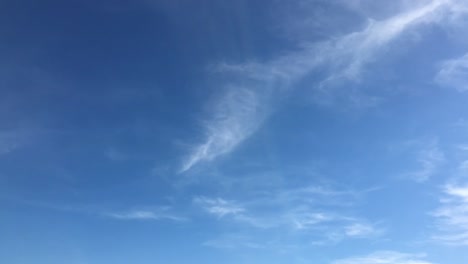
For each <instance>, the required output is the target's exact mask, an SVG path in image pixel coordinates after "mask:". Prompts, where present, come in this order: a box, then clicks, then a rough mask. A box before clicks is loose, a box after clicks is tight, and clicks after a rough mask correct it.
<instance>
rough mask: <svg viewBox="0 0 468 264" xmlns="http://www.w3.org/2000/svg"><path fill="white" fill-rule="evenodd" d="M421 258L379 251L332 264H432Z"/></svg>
mask: <svg viewBox="0 0 468 264" xmlns="http://www.w3.org/2000/svg"><path fill="white" fill-rule="evenodd" d="M423 257H424V256H421V255H413V254H405V253H400V252H395V251H379V252H375V253H372V254H370V255H368V256H363V257H352V258H347V259H340V260H336V261H334V262H332V264H433V262H429V261H425V260H422V258H423Z"/></svg>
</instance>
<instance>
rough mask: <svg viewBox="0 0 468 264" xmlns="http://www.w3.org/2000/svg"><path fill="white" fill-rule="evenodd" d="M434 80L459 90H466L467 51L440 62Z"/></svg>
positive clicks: (467, 88) (467, 79) (467, 71)
mask: <svg viewBox="0 0 468 264" xmlns="http://www.w3.org/2000/svg"><path fill="white" fill-rule="evenodd" d="M435 80H436V82H437V83H439V84H440V85H443V86H447V87H450V88H454V89H455V90H457V91H459V92H465V91H468V53H467V54H465V55H463V56H461V57H460V58H456V59H451V60H447V61H445V62H443V63H442V66H441V67H440V70H439V72H438V73H437V75H436V77H435Z"/></svg>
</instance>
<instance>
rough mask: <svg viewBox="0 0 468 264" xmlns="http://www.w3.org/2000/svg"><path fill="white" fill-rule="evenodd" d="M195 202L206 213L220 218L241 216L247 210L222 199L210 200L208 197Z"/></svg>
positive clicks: (198, 198)
mask: <svg viewBox="0 0 468 264" xmlns="http://www.w3.org/2000/svg"><path fill="white" fill-rule="evenodd" d="M194 202H195V204H197V205H199V206H200V207H202V208H203V209H204V210H205V211H207V212H208V213H210V214H212V215H214V216H216V217H218V218H222V217H224V216H228V215H232V216H239V215H241V214H242V213H243V212H244V211H245V209H244V208H243V207H241V206H240V205H238V204H237V203H236V202H234V201H227V200H224V199H221V198H215V199H210V198H206V197H197V198H195V199H194Z"/></svg>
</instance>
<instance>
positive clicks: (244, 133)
mask: <svg viewBox="0 0 468 264" xmlns="http://www.w3.org/2000/svg"><path fill="white" fill-rule="evenodd" d="M458 4H459V1H457V0H432V1H427V2H426V3H425V4H424V5H416V6H413V7H412V8H410V9H408V10H406V11H404V12H401V13H399V14H396V15H395V16H393V17H390V18H388V19H386V20H381V21H371V22H370V24H369V25H368V26H367V27H366V28H365V29H363V30H362V31H358V32H352V33H349V34H347V35H343V36H341V37H338V38H334V39H330V40H325V41H322V42H316V43H308V44H306V45H303V48H302V49H301V50H298V51H295V52H290V53H287V54H286V55H284V56H281V57H277V58H275V59H272V60H270V61H268V62H265V63H255V62H249V63H245V64H240V65H229V64H221V65H220V66H219V67H218V70H219V71H228V72H236V73H238V74H240V76H241V78H243V79H245V80H248V81H249V82H250V83H252V87H242V88H236V89H231V90H230V91H229V92H228V93H227V94H226V96H225V97H223V98H222V99H221V100H220V101H219V104H218V106H217V107H215V109H214V110H213V112H214V114H213V117H212V118H211V119H210V120H209V121H208V122H207V123H206V138H205V139H204V141H203V143H201V144H199V145H198V146H196V147H195V148H194V149H193V150H192V151H191V153H190V154H189V156H188V158H187V159H186V160H185V161H184V163H183V165H182V167H181V172H185V171H187V170H189V169H190V168H192V167H193V166H194V165H196V164H198V163H199V162H202V161H211V160H213V159H215V158H216V157H218V156H220V155H223V154H226V153H229V152H231V151H232V150H234V149H235V147H236V146H238V145H239V144H240V143H241V142H243V141H244V140H245V139H246V138H248V137H249V136H251V135H252V134H253V133H254V132H255V131H256V130H257V129H258V128H259V127H260V125H261V124H262V123H263V122H264V120H265V119H266V117H267V114H266V111H264V110H265V109H267V108H268V106H265V104H268V100H262V99H261V98H262V93H263V92H265V90H267V91H268V92H269V93H271V94H273V95H275V94H276V96H278V94H281V93H283V92H287V91H288V90H291V89H292V88H293V85H294V83H295V82H297V81H300V80H301V79H302V78H304V77H306V76H308V75H309V74H311V73H312V72H314V71H315V70H317V69H320V68H322V69H325V70H326V72H328V74H327V75H326V76H325V78H324V79H323V80H322V81H320V82H319V83H318V84H316V86H317V87H319V88H321V89H322V90H323V88H324V87H325V86H327V84H329V83H330V82H334V81H336V80H354V79H358V78H359V76H360V74H361V71H362V69H363V67H364V66H365V65H367V64H369V63H370V62H372V61H374V60H376V59H377V57H378V55H379V54H380V53H381V52H382V51H384V50H385V48H386V47H388V45H389V44H390V43H391V42H392V41H394V40H395V39H397V38H398V37H400V36H401V35H402V34H403V33H405V32H406V31H408V30H410V29H413V28H416V26H419V25H424V24H438V23H442V22H443V21H444V19H446V18H450V17H453V15H454V14H458V13H461V12H464V10H463V9H460V8H457V6H458ZM231 85H232V84H231ZM358 102H359V100H358Z"/></svg>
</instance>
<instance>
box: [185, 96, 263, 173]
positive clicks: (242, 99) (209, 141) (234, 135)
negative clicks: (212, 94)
mask: <svg viewBox="0 0 468 264" xmlns="http://www.w3.org/2000/svg"><path fill="white" fill-rule="evenodd" d="M265 100H266V98H265V97H264V96H263V95H262V94H261V92H259V91H255V90H252V89H248V88H243V87H233V88H231V89H229V91H228V92H227V93H226V94H225V95H224V96H223V97H222V99H220V100H219V102H217V103H216V105H215V106H214V109H213V116H212V117H211V119H210V120H209V121H207V122H205V123H204V129H205V134H206V140H205V142H204V143H203V144H200V145H198V146H196V147H195V148H194V149H193V151H192V153H191V154H190V155H189V156H188V158H187V159H186V160H185V161H184V163H183V165H182V167H181V172H185V171H187V170H189V169H190V168H191V167H192V166H194V165H195V164H197V163H199V162H202V161H211V160H213V159H214V158H216V157H218V156H220V155H222V154H226V153H228V152H230V151H232V150H233V149H234V148H235V147H236V146H237V145H238V144H239V143H240V142H242V141H244V140H245V139H246V138H247V137H249V136H250V135H251V134H252V133H254V132H255V131H256V130H257V128H258V126H259V125H260V124H261V123H262V121H263V119H264V118H265V117H266V112H267V109H266V108H265V107H264V104H265V103H266V102H265Z"/></svg>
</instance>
